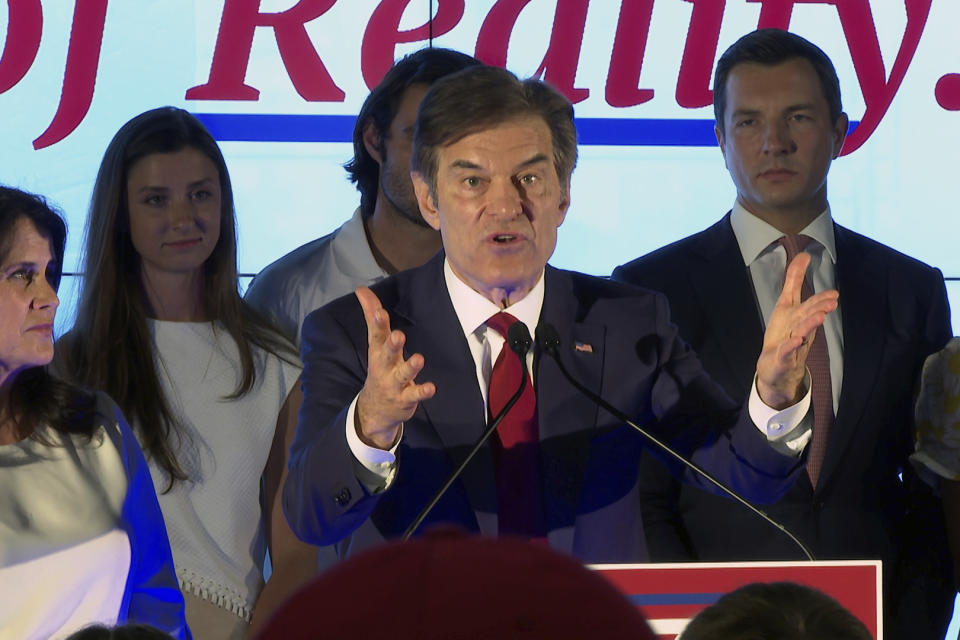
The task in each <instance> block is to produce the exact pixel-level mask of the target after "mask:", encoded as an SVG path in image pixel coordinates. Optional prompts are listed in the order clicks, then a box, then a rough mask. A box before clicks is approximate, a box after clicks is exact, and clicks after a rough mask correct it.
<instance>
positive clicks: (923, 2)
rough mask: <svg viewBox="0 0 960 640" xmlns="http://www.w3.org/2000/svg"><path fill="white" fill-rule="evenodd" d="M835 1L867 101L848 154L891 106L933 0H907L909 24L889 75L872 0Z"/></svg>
mask: <svg viewBox="0 0 960 640" xmlns="http://www.w3.org/2000/svg"><path fill="white" fill-rule="evenodd" d="M835 4H836V6H837V13H838V14H839V16H840V24H841V25H842V26H843V34H844V36H845V37H846V39H847V46H848V47H849V48H850V55H851V57H852V58H853V68H854V71H856V73H857V80H859V82H860V91H861V93H863V101H864V103H865V104H866V109H865V111H864V113H863V117H862V118H860V124H859V125H857V128H856V129H854V130H853V133H851V134H850V135H849V136H848V137H847V141H846V142H845V143H844V145H843V153H844V154H847V153H851V152H852V151H856V150H857V149H859V148H860V146H861V145H862V144H863V143H864V142H866V141H867V138H869V137H870V135H871V134H872V133H873V132H874V131H875V130H876V129H877V126H878V125H879V124H880V121H881V120H882V119H883V116H884V115H886V113H887V109H889V108H890V104H891V103H892V102H893V98H894V96H895V95H896V94H897V91H898V90H899V89H900V85H901V84H902V83H903V78H904V76H906V73H907V69H908V68H909V67H910V63H911V62H913V56H914V54H915V53H916V52H917V45H919V44H920V36H921V35H923V29H924V27H925V26H926V24H927V17H928V16H929V15H930V4H931V0H904V5H905V8H906V11H907V25H906V27H905V28H904V30H903V39H902V40H901V41H900V47H899V48H898V49H897V57H896V58H895V59H894V61H893V66H892V67H891V69H890V78H889V79H887V77H886V74H885V73H884V68H883V57H882V56H881V53H880V42H879V41H878V39H877V29H876V27H875V26H874V23H873V15H872V14H871V12H870V3H869V2H868V0H859V1H855V0H843V1H842V2H841V1H839V0H835Z"/></svg>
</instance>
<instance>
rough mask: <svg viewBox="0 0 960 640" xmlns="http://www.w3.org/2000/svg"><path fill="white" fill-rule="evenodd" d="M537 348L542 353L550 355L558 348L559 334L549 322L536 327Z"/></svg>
mask: <svg viewBox="0 0 960 640" xmlns="http://www.w3.org/2000/svg"><path fill="white" fill-rule="evenodd" d="M536 333H537V346H539V347H540V348H541V349H543V350H544V351H547V352H548V353H552V352H554V351H556V349H557V348H558V347H559V346H560V334H559V333H557V330H556V329H555V328H554V326H553V325H552V324H550V323H549V322H541V323H540V324H538V325H537V331H536Z"/></svg>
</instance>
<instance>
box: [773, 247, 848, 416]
mask: <svg viewBox="0 0 960 640" xmlns="http://www.w3.org/2000/svg"><path fill="white" fill-rule="evenodd" d="M809 264H810V255H809V254H807V253H798V254H797V256H796V257H795V258H794V259H793V261H792V262H790V266H789V267H788V268H787V273H786V277H785V278H784V283H783V291H782V292H781V293H780V297H779V298H778V299H777V304H776V306H774V308H773V313H771V314H770V320H769V321H768V322H767V329H766V331H765V332H764V334H763V350H762V351H761V352H760V358H759V359H758V360H757V392H758V393H759V394H760V399H761V400H763V402H764V403H765V404H767V405H768V406H770V407H773V408H774V409H783V408H785V407H788V406H790V405H792V404H795V403H796V402H798V401H799V400H800V397H801V396H802V392H801V386H802V383H803V378H804V375H805V372H806V362H807V353H809V351H810V345H811V344H813V340H814V337H815V336H816V333H817V327H819V326H821V325H822V324H823V323H824V320H825V319H826V317H827V314H828V313H830V312H831V311H833V310H834V309H836V308H837V298H838V297H839V294H838V293H837V291H836V290H832V289H831V290H829V291H821V292H819V293H816V294H814V295H812V296H810V297H809V298H808V299H807V300H804V301H803V302H801V300H800V298H801V288H802V287H803V279H804V275H805V274H806V271H807V267H808V266H809Z"/></svg>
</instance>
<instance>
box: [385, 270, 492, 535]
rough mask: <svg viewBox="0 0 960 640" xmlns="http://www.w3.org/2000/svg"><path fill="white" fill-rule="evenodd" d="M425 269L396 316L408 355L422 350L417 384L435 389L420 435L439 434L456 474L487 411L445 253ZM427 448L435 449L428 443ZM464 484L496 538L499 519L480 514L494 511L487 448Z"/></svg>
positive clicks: (485, 528) (421, 411)
mask: <svg viewBox="0 0 960 640" xmlns="http://www.w3.org/2000/svg"><path fill="white" fill-rule="evenodd" d="M424 269H425V271H426V273H425V274H424V277H418V278H410V279H408V280H406V281H405V286H404V287H403V288H402V289H401V290H400V292H399V300H398V303H397V306H396V308H395V311H394V312H395V313H396V314H397V315H398V316H400V317H401V318H403V320H404V324H405V325H406V327H405V328H404V331H405V333H406V336H407V341H406V347H405V349H404V353H405V355H406V356H407V357H409V356H410V355H412V354H413V353H415V352H419V353H421V354H423V356H424V367H423V370H422V371H421V372H420V375H419V376H417V380H418V381H431V382H433V383H434V384H435V385H436V387H437V393H436V395H435V396H434V397H433V398H431V399H430V400H427V401H425V402H422V403H420V406H419V407H418V408H417V416H418V417H419V420H418V421H417V426H418V428H422V429H424V430H426V432H425V433H423V434H419V435H420V437H426V438H427V439H428V440H430V439H433V438H432V437H433V436H435V440H434V441H433V445H432V446H437V444H438V443H437V440H438V441H439V445H440V446H441V447H442V449H443V451H444V452H445V453H446V456H447V458H448V460H449V471H452V470H453V469H454V468H455V466H456V465H457V464H459V463H460V462H461V461H462V460H463V458H465V457H466V454H467V452H468V451H469V449H470V448H471V447H472V446H473V444H474V443H475V442H476V440H477V439H478V438H479V437H480V435H481V434H482V433H483V429H484V426H485V419H484V418H485V409H484V406H483V397H482V396H481V394H480V388H479V386H478V383H477V372H476V369H475V367H474V364H473V357H472V356H471V354H470V348H469V346H468V345H467V341H466V337H465V336H464V335H463V331H462V330H461V328H460V321H459V319H458V318H457V315H456V312H455V311H454V309H453V304H452V303H451V302H450V296H449V294H448V293H447V286H446V281H445V280H444V277H443V255H442V253H441V254H440V255H439V256H438V257H437V258H435V259H433V260H432V261H431V262H430V263H428V265H427V266H426V267H425V268H424ZM411 435H412V434H411ZM405 437H406V436H405ZM427 446H431V445H430V443H429V442H428V443H427ZM460 483H461V484H462V486H463V488H465V489H466V493H467V497H468V500H469V503H470V505H472V509H473V511H474V515H475V516H476V517H477V519H478V522H479V529H480V531H481V532H483V533H487V534H495V533H496V521H495V518H494V519H493V520H492V521H491V519H490V518H489V517H482V516H481V515H480V513H478V512H484V513H487V514H492V513H494V512H495V498H494V496H495V486H494V484H493V469H492V461H491V459H490V452H489V449H487V448H484V449H482V450H481V451H480V452H478V454H477V457H476V458H474V459H473V460H472V461H471V462H470V464H469V465H468V466H467V467H466V469H465V470H464V472H463V475H462V476H461V479H460ZM455 486H456V485H455ZM437 488H439V484H438V487H437ZM452 492H454V488H451V493H452ZM491 526H492V530H490V527H491Z"/></svg>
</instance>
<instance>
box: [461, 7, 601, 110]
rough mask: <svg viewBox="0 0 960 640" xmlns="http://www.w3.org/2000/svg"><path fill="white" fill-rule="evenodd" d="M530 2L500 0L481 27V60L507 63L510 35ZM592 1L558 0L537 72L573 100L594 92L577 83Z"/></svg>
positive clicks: (583, 98)
mask: <svg viewBox="0 0 960 640" xmlns="http://www.w3.org/2000/svg"><path fill="white" fill-rule="evenodd" d="M529 3H530V0H497V2H496V4H494V5H493V6H492V7H491V8H490V12H489V13H488V14H487V17H486V18H485V19H484V21H483V24H482V25H481V26H480V33H479V35H478V36H477V48H476V52H475V55H476V57H477V58H478V59H479V60H482V61H483V62H485V63H487V64H490V65H494V66H498V67H505V66H507V46H508V45H509V43H510V35H511V34H512V33H513V28H514V26H516V24H517V18H518V17H519V16H520V12H521V11H522V10H523V9H524V7H526V6H527V5H528V4H529ZM589 4H590V0H557V8H556V12H555V13H554V16H553V29H552V31H551V32H550V43H549V44H548V45H547V51H546V53H545V54H544V56H543V60H541V62H540V66H539V67H538V68H537V72H536V74H537V75H539V76H542V77H543V79H544V80H545V81H547V82H549V83H550V85H551V86H553V87H554V88H555V89H557V90H558V91H560V92H561V93H563V94H564V95H565V96H566V97H567V99H568V100H570V102H573V103H577V102H581V101H583V100H586V99H587V96H589V95H590V90H589V89H580V88H577V87H574V86H573V84H574V80H575V78H576V76H577V66H578V65H579V64H580V49H581V47H582V46H583V30H584V28H585V27H586V23H587V6H588V5H589Z"/></svg>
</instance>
